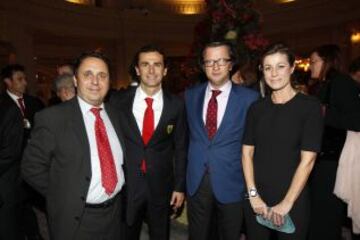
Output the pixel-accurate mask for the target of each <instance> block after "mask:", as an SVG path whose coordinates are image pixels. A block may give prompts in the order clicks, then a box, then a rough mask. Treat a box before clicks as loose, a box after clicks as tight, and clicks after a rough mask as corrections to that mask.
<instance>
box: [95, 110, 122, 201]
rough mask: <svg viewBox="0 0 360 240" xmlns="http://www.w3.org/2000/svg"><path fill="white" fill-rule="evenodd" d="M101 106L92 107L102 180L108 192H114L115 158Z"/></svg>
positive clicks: (115, 179) (115, 181) (115, 182)
mask: <svg viewBox="0 0 360 240" xmlns="http://www.w3.org/2000/svg"><path fill="white" fill-rule="evenodd" d="M101 110H102V109H101V108H91V112H92V113H93V114H94V115H95V118H96V119H95V137H96V144H97V149H98V154H99V159H100V169H101V182H102V186H103V187H104V188H105V192H106V194H108V195H110V194H112V193H113V192H114V190H115V187H116V184H117V181H118V179H117V175H116V168H115V163H114V158H113V155H112V152H111V148H110V143H109V138H108V136H107V133H106V128H105V125H104V122H103V120H102V119H101V117H100V111H101Z"/></svg>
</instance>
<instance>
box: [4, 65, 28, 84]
mask: <svg viewBox="0 0 360 240" xmlns="http://www.w3.org/2000/svg"><path fill="white" fill-rule="evenodd" d="M15 72H25V67H24V66H23V65H20V64H9V65H6V66H5V67H4V68H3V69H2V70H1V79H2V80H3V81H4V80H5V79H6V78H12V76H13V74H14V73H15Z"/></svg>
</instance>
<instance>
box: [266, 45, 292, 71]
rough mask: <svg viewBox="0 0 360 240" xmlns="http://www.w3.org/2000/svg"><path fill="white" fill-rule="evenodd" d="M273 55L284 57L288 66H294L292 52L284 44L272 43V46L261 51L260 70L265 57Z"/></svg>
mask: <svg viewBox="0 0 360 240" xmlns="http://www.w3.org/2000/svg"><path fill="white" fill-rule="evenodd" d="M275 53H281V54H284V55H286V57H287V60H288V62H289V65H290V66H294V64H295V54H294V52H293V51H292V50H291V49H290V48H289V47H288V46H287V45H286V44H284V43H274V44H271V45H270V46H268V47H267V48H266V49H265V50H264V51H263V53H262V55H261V58H260V68H262V65H263V63H264V59H265V57H267V56H269V55H272V54H275Z"/></svg>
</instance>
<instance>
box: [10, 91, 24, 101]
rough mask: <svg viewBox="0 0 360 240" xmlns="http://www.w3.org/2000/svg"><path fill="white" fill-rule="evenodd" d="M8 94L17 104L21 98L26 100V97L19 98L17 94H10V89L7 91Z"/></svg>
mask: <svg viewBox="0 0 360 240" xmlns="http://www.w3.org/2000/svg"><path fill="white" fill-rule="evenodd" d="M6 92H7V94H8V95H9V96H10V97H11V99H13V100H14V101H15V102H18V99H19V98H24V96H21V97H19V96H17V95H15V94H13V93H12V92H10V91H9V90H8V89H7V90H6Z"/></svg>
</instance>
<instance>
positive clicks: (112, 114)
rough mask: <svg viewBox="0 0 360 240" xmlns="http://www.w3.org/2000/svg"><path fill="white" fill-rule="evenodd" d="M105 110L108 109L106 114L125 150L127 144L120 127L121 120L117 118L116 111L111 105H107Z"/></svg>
mask: <svg viewBox="0 0 360 240" xmlns="http://www.w3.org/2000/svg"><path fill="white" fill-rule="evenodd" d="M105 109H106V113H107V114H108V116H109V119H110V121H111V123H112V125H113V127H114V129H115V132H116V135H117V136H118V139H119V141H120V144H121V147H122V148H123V149H124V148H125V142H124V135H123V132H122V130H121V126H120V119H119V117H117V116H116V112H115V110H114V109H113V108H112V107H111V106H110V105H108V104H105Z"/></svg>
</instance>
